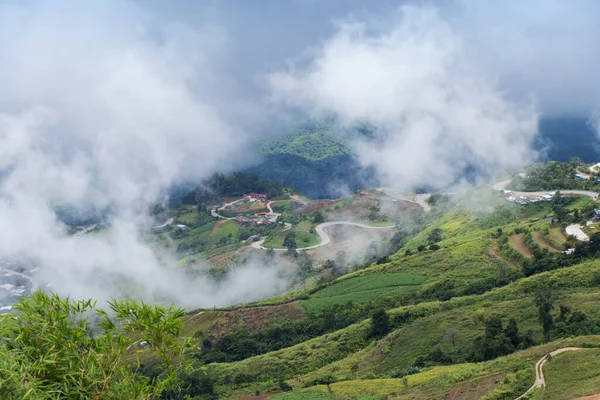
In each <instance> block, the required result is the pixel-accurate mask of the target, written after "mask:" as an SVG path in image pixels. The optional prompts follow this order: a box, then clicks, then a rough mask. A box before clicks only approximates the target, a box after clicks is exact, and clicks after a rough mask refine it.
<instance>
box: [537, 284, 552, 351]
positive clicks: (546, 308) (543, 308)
mask: <svg viewBox="0 0 600 400" xmlns="http://www.w3.org/2000/svg"><path fill="white" fill-rule="evenodd" d="M534 303H535V306H536V307H537V309H538V319H539V321H540V324H541V325H542V329H543V330H544V340H545V341H548V340H549V339H550V332H551V331H552V329H553V328H554V320H553V319H552V314H551V312H552V310H553V309H554V293H553V292H552V290H550V289H549V288H548V287H545V286H543V287H540V288H539V289H538V290H537V292H536V293H535V299H534Z"/></svg>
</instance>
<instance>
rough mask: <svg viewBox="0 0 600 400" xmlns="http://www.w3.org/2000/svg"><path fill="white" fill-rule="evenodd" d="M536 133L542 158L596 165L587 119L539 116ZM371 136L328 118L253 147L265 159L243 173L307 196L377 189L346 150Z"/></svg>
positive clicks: (470, 173)
mask: <svg viewBox="0 0 600 400" xmlns="http://www.w3.org/2000/svg"><path fill="white" fill-rule="evenodd" d="M539 130H540V134H539V136H538V137H537V139H536V140H535V142H534V147H535V149H536V150H538V151H540V152H541V154H542V160H557V161H569V160H570V159H571V158H572V157H579V158H581V159H582V160H583V161H584V162H587V163H591V162H597V161H600V137H599V136H598V135H597V134H596V132H595V131H594V129H593V128H592V127H591V126H590V125H589V123H588V119H587V117H580V116H551V117H543V118H542V119H541V120H540V123H539ZM371 134H372V129H369V128H367V127H356V128H354V129H350V130H345V131H341V129H340V128H339V127H336V125H335V123H334V122H333V121H332V120H320V121H311V122H307V123H305V124H303V125H301V126H299V127H298V128H297V129H296V130H295V131H293V132H290V133H288V134H286V135H284V136H282V137H279V138H277V139H273V140H268V141H265V142H262V143H259V144H258V145H257V147H256V149H257V152H258V153H259V154H261V155H263V156H264V157H265V159H264V162H263V163H262V164H260V165H257V166H254V167H252V168H250V169H249V171H250V172H256V173H257V174H258V175H260V176H261V177H262V178H263V179H268V180H273V181H283V183H284V185H285V186H291V187H293V188H295V189H296V190H298V191H300V192H302V193H304V194H305V195H306V196H308V197H311V198H328V197H338V196H340V194H342V193H343V192H341V190H340V189H341V188H345V189H349V190H351V191H353V190H356V189H358V188H361V187H366V186H371V187H372V186H375V185H377V179H376V177H375V174H374V172H373V171H370V170H365V169H364V168H363V166H362V165H361V164H360V162H359V161H358V159H357V158H356V155H355V154H354V152H353V151H352V148H351V147H350V146H349V143H350V141H352V140H353V139H356V138H369V137H370V136H371ZM477 174H478V171H477V166H475V165H473V166H470V167H469V168H467V169H466V170H465V172H464V177H466V178H467V179H468V180H474V177H475V175H477ZM462 178H463V177H461V179H462ZM423 184H424V185H426V184H427V182H424V183H423Z"/></svg>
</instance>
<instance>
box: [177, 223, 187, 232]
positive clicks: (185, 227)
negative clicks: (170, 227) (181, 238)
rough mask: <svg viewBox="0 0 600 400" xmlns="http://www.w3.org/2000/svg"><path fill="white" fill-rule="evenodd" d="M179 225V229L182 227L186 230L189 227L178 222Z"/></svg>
mask: <svg viewBox="0 0 600 400" xmlns="http://www.w3.org/2000/svg"><path fill="white" fill-rule="evenodd" d="M177 227H178V228H179V229H181V230H182V231H185V230H186V229H187V225H183V224H177Z"/></svg>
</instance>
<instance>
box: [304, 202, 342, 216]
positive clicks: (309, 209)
mask: <svg viewBox="0 0 600 400" xmlns="http://www.w3.org/2000/svg"><path fill="white" fill-rule="evenodd" d="M339 201H340V200H311V201H310V202H308V203H305V204H304V205H303V206H302V207H300V208H298V209H296V210H294V213H296V214H310V213H314V212H318V211H322V210H324V209H326V208H328V207H331V206H332V205H334V204H335V203H337V202H339Z"/></svg>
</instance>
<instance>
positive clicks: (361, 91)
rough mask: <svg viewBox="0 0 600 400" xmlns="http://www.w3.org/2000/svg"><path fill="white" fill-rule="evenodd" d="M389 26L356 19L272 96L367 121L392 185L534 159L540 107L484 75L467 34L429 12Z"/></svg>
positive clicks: (448, 179) (405, 12)
mask: <svg viewBox="0 0 600 400" xmlns="http://www.w3.org/2000/svg"><path fill="white" fill-rule="evenodd" d="M381 26H385V27H386V28H383V29H380V28H378V26H374V25H370V24H366V23H361V22H356V21H349V22H344V23H341V24H340V26H339V29H338V30H337V32H336V34H335V35H334V36H333V37H331V38H329V39H328V40H326V41H325V42H323V44H322V46H321V47H320V48H319V49H318V51H314V52H312V56H311V57H312V58H310V59H309V60H303V63H302V64H300V63H297V64H293V65H292V66H291V67H290V68H289V69H288V70H286V71H283V72H280V73H276V74H273V75H271V76H270V84H271V88H272V98H273V100H274V101H275V102H276V103H279V104H284V105H285V106H286V107H290V106H291V107H298V108H301V109H304V110H307V111H308V112H309V113H311V114H313V115H314V114H334V115H336V116H338V117H339V118H340V119H341V120H342V122H343V123H345V124H352V123H355V122H364V121H367V122H369V123H371V124H373V125H374V126H375V127H377V129H378V130H379V133H380V135H381V136H382V137H381V142H380V143H378V144H373V143H359V144H358V146H357V150H358V152H359V155H360V158H361V160H362V161H363V163H364V164H367V165H374V166H375V167H376V168H377V170H378V172H379V173H380V175H381V176H382V178H383V179H384V181H385V183H386V184H387V185H391V186H396V187H410V186H415V185H419V184H423V183H429V184H433V185H446V184H451V183H453V182H454V180H455V179H456V178H458V177H459V176H460V175H461V174H462V173H463V172H464V169H465V168H467V167H468V166H470V165H476V166H477V167H478V168H480V169H481V170H482V171H483V172H488V173H501V172H502V171H503V170H505V169H507V168H510V167H514V166H518V165H521V164H522V163H524V162H527V161H529V160H531V158H532V153H531V150H530V146H529V145H530V141H531V140H532V138H533V137H534V135H535V134H536V129H537V115H536V113H535V111H534V108H533V106H532V105H531V104H530V103H527V104H515V103H511V102H510V101H508V100H507V99H506V98H505V97H504V95H503V93H501V92H499V91H498V90H497V89H496V88H495V86H494V84H493V81H491V80H490V78H489V77H488V76H486V75H485V74H483V73H481V72H480V71H477V70H476V69H475V68H474V67H473V66H474V65H475V64H476V63H475V62H473V61H472V60H470V59H469V58H468V57H467V56H466V53H465V51H464V46H463V42H462V38H461V37H460V36H458V35H457V34H456V33H454V31H453V30H452V29H451V27H450V25H449V24H447V23H446V22H445V21H444V20H443V19H442V18H441V17H440V15H439V13H438V11H437V10H436V9H434V8H429V7H402V8H401V12H400V16H399V17H398V18H397V19H396V20H394V23H392V24H381Z"/></svg>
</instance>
